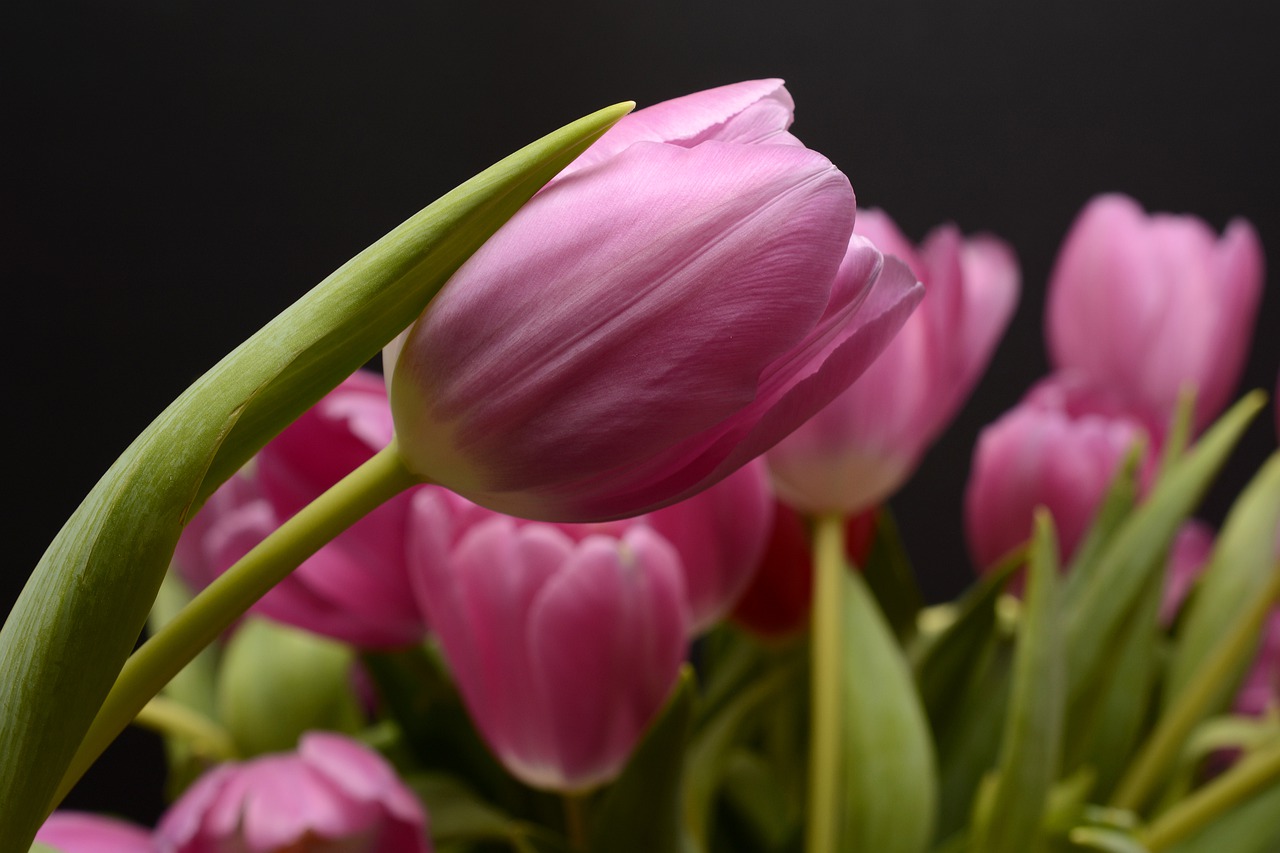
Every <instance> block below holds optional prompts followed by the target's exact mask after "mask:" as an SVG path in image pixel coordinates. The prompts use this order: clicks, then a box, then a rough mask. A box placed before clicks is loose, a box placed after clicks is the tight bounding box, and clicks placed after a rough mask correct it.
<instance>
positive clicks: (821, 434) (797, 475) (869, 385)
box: [768, 210, 1019, 513]
mask: <svg viewBox="0 0 1280 853" xmlns="http://www.w3.org/2000/svg"><path fill="white" fill-rule="evenodd" d="M855 231H856V232H857V233H858V234H861V235H863V236H865V237H867V238H868V239H870V240H871V241H872V242H873V243H874V244H875V245H876V247H877V248H879V249H880V250H881V251H883V252H885V253H886V254H890V255H894V256H896V257H898V258H901V259H902V260H903V261H905V262H906V263H907V265H908V266H910V267H911V270H912V271H913V272H914V273H915V275H916V276H917V277H918V278H919V279H920V281H921V282H922V283H923V285H924V288H925V297H924V300H923V301H922V302H921V303H920V308H919V310H917V311H916V312H915V313H914V314H912V315H911V317H910V319H908V320H907V322H906V324H905V325H903V327H902V331H900V332H899V333H898V335H897V336H896V337H895V338H894V339H893V340H892V341H891V342H890V343H889V345H888V346H887V347H886V348H885V350H884V353H883V354H881V356H880V357H879V358H877V359H876V361H875V362H874V363H873V364H872V365H871V366H870V367H869V368H867V370H866V372H865V373H863V375H862V377H861V378H859V379H858V381H857V382H855V383H854V384H853V385H851V386H849V388H848V389H847V390H846V391H845V392H844V393H842V394H841V395H840V396H839V397H837V398H836V399H835V401H833V402H832V403H831V404H830V405H828V406H827V407H826V408H824V409H823V410H822V411H820V412H818V414H816V415H815V416H814V417H812V418H810V419H809V420H808V421H807V422H806V423H805V424H804V426H802V427H800V428H799V429H798V430H796V431H795V432H793V433H792V434H791V435H790V436H788V437H787V438H785V439H784V440H783V441H781V442H780V443H779V444H778V445H777V446H776V447H774V448H773V450H771V451H769V453H768V459H769V467H770V470H771V471H772V472H773V476H774V484H775V487H776V488H777V490H778V493H779V495H780V496H781V497H782V499H783V501H785V502H786V503H789V504H790V505H791V506H793V507H795V508H797V509H799V510H801V511H802V512H830V511H841V512H845V513H853V512H858V511H861V510H865V509H868V508H869V507H873V506H876V505H878V504H880V503H881V502H883V501H884V500H885V499H886V498H888V497H889V496H890V495H892V494H893V493H894V492H895V491H897V489H898V488H900V487H901V486H902V485H903V483H905V482H906V481H907V479H908V478H909V477H910V476H911V474H912V472H914V471H915V469H916V466H917V465H918V464H919V462H920V458H921V457H922V456H923V455H924V452H925V451H926V450H927V449H928V447H929V445H930V444H931V443H932V442H933V441H934V439H936V438H937V437H938V435H939V433H941V432H942V430H943V429H944V428H945V427H946V425H947V424H948V423H949V422H950V421H951V419H952V417H953V416H954V415H955V413H956V411H957V410H958V409H959V408H960V406H961V404H962V403H963V402H964V400H965V398H966V397H967V396H968V395H969V392H970V391H971V390H972V388H973V386H974V385H975V384H976V383H977V381H978V378H979V377H980V376H981V374H982V371H983V370H984V368H985V367H986V365H987V362H988V360H989V359H990V358H991V353H992V351H993V350H994V349H995V345H996V343H997V341H999V339H1000V335H1001V334H1002V333H1003V331H1004V329H1005V326H1006V325H1008V322H1009V318H1010V316H1011V315H1012V313H1013V309H1014V305H1015V304H1016V302H1017V299H1018V278H1019V276H1018V263H1017V260H1016V259H1015V258H1014V255H1013V252H1012V251H1011V250H1010V249H1009V247H1008V246H1006V245H1005V244H1004V243H1002V242H1001V241H999V240H997V239H995V238H993V237H986V236H982V237H972V238H969V239H967V240H966V239H964V238H962V237H961V235H960V232H959V231H958V230H957V229H956V228H955V227H954V226H950V225H947V226H942V227H941V228H938V229H936V230H934V231H933V232H932V233H931V234H930V235H929V236H928V237H927V238H926V239H925V242H924V244H923V245H922V246H921V247H920V250H919V252H917V251H916V250H915V249H914V248H913V247H912V246H911V245H910V244H909V243H908V242H907V240H906V238H905V237H903V235H902V233H901V232H900V231H899V230H898V228H897V226H896V225H894V223H893V221H892V220H891V219H890V218H889V217H888V216H887V215H886V214H884V213H882V212H880V211H878V210H869V211H862V212H860V213H859V214H858V222H857V225H856V226H855Z"/></svg>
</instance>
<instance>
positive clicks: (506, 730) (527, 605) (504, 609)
mask: <svg viewBox="0 0 1280 853" xmlns="http://www.w3.org/2000/svg"><path fill="white" fill-rule="evenodd" d="M421 500H422V501H424V502H428V501H432V499H431V498H430V497H424V498H422V499H421ZM421 518H422V519H424V521H425V522H426V523H423V524H420V525H418V526H416V527H415V529H414V533H415V540H416V543H417V546H418V547H417V548H415V550H414V552H413V553H414V555H415V556H416V558H417V559H416V561H415V565H414V568H415V572H414V580H415V582H416V583H417V589H418V592H419V598H420V601H421V603H422V606H423V609H424V610H425V611H426V613H427V615H428V616H429V618H430V620H431V623H432V627H433V630H434V631H435V634H436V636H437V637H438V639H439V641H440V645H441V647H442V648H443V650H444V655H445V658H446V659H447V660H448V662H449V665H450V669H451V670H452V672H453V675H454V678H455V680H456V681H457V683H458V687H459V689H460V691H461V693H462V698H463V700H464V702H465V703H466V706H467V708H468V710H469V711H470V713H471V716H472V718H473V719H474V720H475V723H476V726H477V728H478V729H479V731H480V733H481V735H482V736H483V737H484V739H485V741H486V742H487V743H488V744H489V746H490V748H491V749H492V750H493V752H494V753H495V754H496V755H497V756H498V758H499V759H500V760H501V761H502V763H503V764H504V765H505V766H506V767H507V769H508V770H510V771H511V773H512V774H513V775H515V776H516V777H518V778H520V779H522V780H523V781H525V782H527V783H528V784H530V785H533V786H536V787H539V788H546V789H551V790H558V791H583V790H587V789H590V788H593V787H595V786H597V785H599V784H601V783H604V782H607V781H609V780H610V779H612V778H614V777H615V776H616V775H617V774H618V773H619V772H620V771H621V769H622V767H623V766H624V765H625V763H626V761H627V758H628V756H629V755H630V753H631V751H632V749H633V748H634V747H635V745H636V742H637V741H638V739H639V738H640V736H641V734H642V733H643V732H644V730H645V728H646V727H647V726H648V724H649V723H650V722H651V721H652V719H653V717H654V716H655V715H656V714H657V712H658V710H659V709H660V708H661V706H662V704H663V702H664V700H665V699H666V698H667V696H668V694H669V693H670V692H671V689H672V686H673V684H674V682H675V679H676V675H677V673H678V672H679V668H680V664H681V661H682V660H683V658H684V652H685V637H686V632H687V629H688V615H687V613H686V607H685V602H684V590H683V586H682V581H681V576H680V566H679V558H678V557H677V555H676V553H675V550H674V549H673V548H672V547H671V545H669V544H668V543H667V542H666V541H665V540H663V539H662V538H661V537H660V536H658V535H657V534H656V533H654V532H653V531H652V530H650V529H649V528H648V527H647V526H645V525H643V524H637V525H635V526H633V527H631V528H630V529H628V530H627V532H626V533H625V534H623V536H622V537H621V538H620V539H618V538H614V537H610V536H604V535H600V534H594V535H589V536H587V537H586V538H585V539H583V540H582V541H581V542H575V541H574V540H573V538H572V537H570V536H569V535H568V534H567V533H565V532H564V531H563V530H561V529H560V528H559V527H557V526H555V525H550V524H540V523H531V524H519V523H518V522H517V521H516V520H515V519H511V518H502V517H494V518H490V519H488V520H486V521H482V522H480V523H479V524H475V525H472V526H471V527H469V528H468V529H467V530H465V532H463V533H462V535H461V537H460V538H457V539H456V544H454V545H452V546H451V543H453V542H454V541H455V538H456V531H455V530H452V529H450V525H449V519H448V518H447V516H446V515H445V514H443V513H434V512H433V513H426V514H424V515H422V516H421Z"/></svg>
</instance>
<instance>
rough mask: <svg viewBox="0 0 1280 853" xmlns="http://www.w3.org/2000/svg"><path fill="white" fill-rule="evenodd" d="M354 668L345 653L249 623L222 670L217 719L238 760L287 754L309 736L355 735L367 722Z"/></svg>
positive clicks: (301, 634)
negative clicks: (326, 732)
mask: <svg viewBox="0 0 1280 853" xmlns="http://www.w3.org/2000/svg"><path fill="white" fill-rule="evenodd" d="M354 667H355V654H354V653H353V652H352V650H351V648H350V647H348V646H345V645H343V644H341V643H335V642H334V641H333V640H329V639H326V638H325V637H319V636H316V635H315V634H312V633H309V632H307V631H299V630H298V629H296V628H291V627H289V626H287V625H280V624H277V623H275V622H271V621H269V620H266V619H256V618H252V617H251V618H249V619H247V620H245V622H244V623H243V624H242V625H241V626H240V628H239V630H237V631H236V632H235V634H234V635H233V636H232V637H231V639H230V640H229V641H228V642H227V648H226V652H225V653H224V654H223V656H222V660H221V663H220V665H219V670H218V717H219V719H220V720H221V721H222V722H223V724H224V725H225V726H226V727H227V730H228V731H229V732H230V733H231V735H232V737H234V738H235V742H236V746H237V747H238V749H239V753H240V754H241V755H257V754H259V753H263V752H276V751H280V750H287V749H292V748H293V745H294V744H295V743H297V742H298V737H299V735H301V734H302V733H303V732H304V731H307V730H309V729H331V730H339V731H346V732H352V733H354V732H355V731H356V730H357V729H359V728H360V727H361V724H362V723H363V722H364V721H363V714H362V712H361V710H360V705H359V702H358V700H357V697H356V695H355V692H354V690H353V689H352V685H353V682H354V676H353V669H354Z"/></svg>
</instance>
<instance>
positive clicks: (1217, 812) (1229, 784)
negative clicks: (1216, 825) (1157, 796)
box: [1143, 743, 1280, 853]
mask: <svg viewBox="0 0 1280 853" xmlns="http://www.w3.org/2000/svg"><path fill="white" fill-rule="evenodd" d="M1277 782H1280V743H1274V744H1271V745H1270V746H1268V747H1265V748H1264V749H1262V750H1260V751H1258V752H1256V753H1254V754H1252V755H1248V756H1246V757H1245V758H1244V759H1242V760H1241V761H1240V762H1239V763H1238V764H1236V766H1234V767H1232V768H1231V769H1230V770H1228V771H1227V772H1226V773H1224V774H1222V775H1221V776H1219V777H1218V778H1217V779H1214V780H1213V781H1212V782H1210V783H1209V784H1208V785H1205V786H1204V787H1203V788H1201V789H1199V790H1198V791H1196V792H1195V793H1193V794H1192V795H1191V796H1189V797H1187V798H1186V799H1185V800H1183V801H1182V802H1180V803H1178V805H1176V806H1174V807H1173V808H1171V809H1169V811H1167V812H1165V813H1164V814H1162V815H1161V816H1160V817H1159V818H1157V819H1156V820H1155V822H1154V823H1152V824H1151V826H1149V827H1148V828H1147V831H1146V832H1145V833H1143V842H1144V844H1145V845H1146V849H1147V850H1149V851H1151V853H1160V851H1161V850H1167V849H1169V848H1170V847H1172V846H1174V845H1175V844H1178V843H1179V842H1181V841H1184V840H1185V839H1187V838H1190V837H1191V836H1193V835H1195V834H1196V833H1197V832H1199V831H1200V830H1202V829H1204V828H1205V827H1206V826H1208V825H1209V824H1211V823H1213V822H1214V821H1215V820H1217V819H1218V818H1219V817H1221V816H1222V815H1224V814H1226V813H1227V812H1229V811H1231V810H1232V809H1233V808H1235V807H1236V806H1238V805H1242V804H1243V803H1244V802H1245V801H1246V800H1248V799H1249V798H1251V797H1253V796H1255V795H1257V794H1260V793H1262V792H1263V790H1264V789H1266V788H1267V787H1269V786H1271V785H1274V784H1276V783H1277Z"/></svg>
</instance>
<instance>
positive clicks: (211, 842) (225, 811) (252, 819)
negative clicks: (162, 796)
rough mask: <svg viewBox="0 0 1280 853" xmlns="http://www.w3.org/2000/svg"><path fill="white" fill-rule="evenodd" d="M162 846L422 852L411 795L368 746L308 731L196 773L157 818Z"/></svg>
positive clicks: (263, 852) (421, 825)
mask: <svg viewBox="0 0 1280 853" xmlns="http://www.w3.org/2000/svg"><path fill="white" fill-rule="evenodd" d="M155 839H156V843H157V847H158V849H160V850H164V851H166V853H205V851H211V850H237V851H246V853H285V851H293V850H325V851H333V853H381V851H392V850H394V851H396V853H401V851H403V853H429V851H430V850H431V842H430V840H429V839H428V837H427V817H426V814H425V813H424V812H423V810H422V806H421V804H420V803H419V802H418V799H417V798H416V797H415V796H414V795H413V793H412V792H410V790H409V789H408V788H407V787H405V785H404V783H402V782H401V781H400V779H399V778H397V776H396V774H395V771H394V770H392V768H391V766H390V765H389V764H387V762H386V761H385V760H384V759H383V758H382V757H381V756H380V755H378V754H377V753H375V752H372V751H370V750H369V749H368V748H366V747H364V746H362V745H360V744H359V743H356V742H355V741H353V740H350V739H348V738H345V737H341V736H339V735H335V734H330V733H328V732H310V733H308V734H306V735H303V737H302V738H301V740H300V741H299V742H298V751H297V752H296V753H282V754H274V755H265V756H262V757H260V758H255V759H253V760H251V761H246V762H242V763H232V764H223V765H219V766H218V767H216V768H214V769H213V770H211V771H210V772H208V773H206V774H205V775H203V776H201V777H200V778H199V779H198V780H196V782H195V784H193V785H192V786H191V787H190V788H188V789H187V791H186V792H185V793H184V794H183V795H182V797H181V798H180V799H179V800H178V801H177V802H176V803H174V805H173V806H172V807H171V808H170V809H169V811H167V812H166V813H165V814H164V816H163V817H162V818H161V819H160V824H159V825H158V826H157V827H156V833H155Z"/></svg>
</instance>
